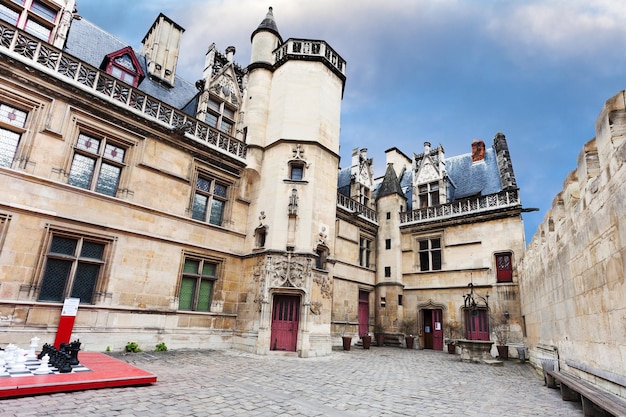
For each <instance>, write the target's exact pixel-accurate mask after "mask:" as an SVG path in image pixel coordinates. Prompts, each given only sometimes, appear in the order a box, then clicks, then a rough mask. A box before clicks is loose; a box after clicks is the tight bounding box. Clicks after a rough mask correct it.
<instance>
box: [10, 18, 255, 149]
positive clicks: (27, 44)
mask: <svg viewBox="0 0 626 417" xmlns="http://www.w3.org/2000/svg"><path fill="white" fill-rule="evenodd" d="M0 52H2V53H4V54H6V55H7V56H9V57H12V58H14V59H17V60H18V61H21V62H24V63H26V64H27V65H29V66H32V67H34V68H38V69H40V70H42V71H44V72H46V73H48V74H50V75H52V76H55V77H58V78H59V79H64V80H66V81H70V82H72V83H74V84H75V85H78V86H79V87H80V88H82V89H84V90H87V91H89V92H91V93H93V94H95V95H100V96H104V97H107V98H109V99H111V101H112V102H113V103H115V104H117V105H120V106H123V107H126V108H129V109H132V110H134V111H137V112H139V113H141V114H142V115H143V116H144V117H147V118H149V119H152V120H155V121H158V122H161V123H163V124H165V125H166V126H167V127H169V128H170V129H172V130H175V131H180V132H181V133H188V134H189V135H191V136H193V137H194V138H195V139H196V140H198V141H200V142H204V143H206V144H209V145H211V146H213V147H215V148H217V149H218V150H220V151H223V152H225V153H227V154H230V155H233V156H236V157H239V158H241V159H244V158H245V157H246V145H245V143H244V142H242V141H240V140H237V139H235V138H233V137H231V136H229V135H227V134H225V133H223V132H220V131H219V130H217V129H214V128H213V127H211V126H209V125H208V124H206V123H203V122H201V121H199V120H198V119H196V118H194V117H191V116H189V115H188V114H186V113H184V112H182V111H180V110H179V109H176V108H174V107H172V106H169V105H167V104H165V103H163V102H162V101H160V100H158V99H156V98H154V97H152V96H150V95H148V94H146V93H144V92H142V91H140V90H138V89H136V88H133V87H131V86H130V85H128V84H126V83H124V82H122V81H120V80H118V79H117V78H115V77H111V76H109V75H107V74H106V73H105V72H103V71H100V70H99V69H97V68H95V67H92V66H91V65H89V64H86V63H84V62H82V61H80V60H79V59H77V58H75V57H73V56H72V55H69V54H66V53H64V52H62V51H61V50H59V49H57V48H55V47H53V46H52V45H49V44H48V43H45V42H42V41H41V40H39V39H37V38H34V37H32V36H30V35H29V34H27V33H25V32H23V31H21V30H19V29H17V28H16V27H15V26H12V25H10V24H8V23H6V22H4V21H0Z"/></svg>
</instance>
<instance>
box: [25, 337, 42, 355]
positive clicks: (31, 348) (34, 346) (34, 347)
mask: <svg viewBox="0 0 626 417" xmlns="http://www.w3.org/2000/svg"><path fill="white" fill-rule="evenodd" d="M38 342H39V338H38V337H37V336H35V337H33V338H32V339H30V345H28V355H27V356H26V357H27V358H28V359H34V358H36V357H37V354H36V353H35V352H36V351H37V345H38V344H39V343H38Z"/></svg>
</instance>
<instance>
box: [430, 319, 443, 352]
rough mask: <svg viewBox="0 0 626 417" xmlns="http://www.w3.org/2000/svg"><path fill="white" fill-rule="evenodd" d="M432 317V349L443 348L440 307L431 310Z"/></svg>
mask: <svg viewBox="0 0 626 417" xmlns="http://www.w3.org/2000/svg"><path fill="white" fill-rule="evenodd" d="M432 317H433V322H432V323H433V349H434V350H443V323H442V320H441V319H442V317H443V312H442V311H441V310H440V309H436V310H432Z"/></svg>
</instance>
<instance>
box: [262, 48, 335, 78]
mask: <svg viewBox="0 0 626 417" xmlns="http://www.w3.org/2000/svg"><path fill="white" fill-rule="evenodd" d="M307 56H308V57H313V58H322V60H323V61H324V62H326V63H327V64H329V65H330V66H331V67H332V68H334V69H335V70H337V71H339V73H341V74H342V75H343V76H344V77H345V75H346V61H344V59H343V58H341V56H339V54H338V53H337V52H335V51H334V49H333V48H331V47H330V45H328V44H327V43H326V42H324V41H317V40H309V39H287V41H285V43H283V44H282V45H281V46H280V47H279V48H277V49H276V50H275V51H274V60H275V62H280V61H281V60H283V59H286V58H288V57H296V58H297V57H300V58H302V57H307Z"/></svg>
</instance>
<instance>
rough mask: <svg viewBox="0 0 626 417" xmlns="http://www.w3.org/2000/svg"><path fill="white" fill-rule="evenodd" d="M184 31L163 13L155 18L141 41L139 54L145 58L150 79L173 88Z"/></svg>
mask: <svg viewBox="0 0 626 417" xmlns="http://www.w3.org/2000/svg"><path fill="white" fill-rule="evenodd" d="M184 31H185V29H183V28H182V27H181V26H180V25H178V24H176V23H174V22H173V21H172V20H171V19H170V18H168V17H167V16H165V15H164V14H163V13H160V14H159V16H158V17H157V18H156V20H155V21H154V23H153V24H152V27H151V28H150V30H148V33H147V34H146V36H144V38H143V40H142V41H141V53H142V54H144V55H145V56H146V64H147V66H148V75H149V76H150V78H152V79H156V80H158V81H160V82H162V83H163V84H166V85H168V86H170V87H173V86H174V77H175V76H176V64H177V63H178V54H179V50H180V40H181V37H182V35H183V32H184Z"/></svg>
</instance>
